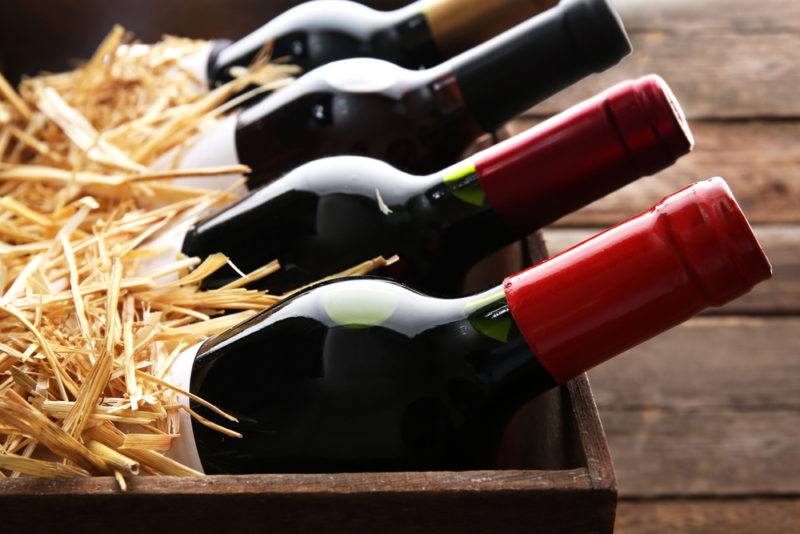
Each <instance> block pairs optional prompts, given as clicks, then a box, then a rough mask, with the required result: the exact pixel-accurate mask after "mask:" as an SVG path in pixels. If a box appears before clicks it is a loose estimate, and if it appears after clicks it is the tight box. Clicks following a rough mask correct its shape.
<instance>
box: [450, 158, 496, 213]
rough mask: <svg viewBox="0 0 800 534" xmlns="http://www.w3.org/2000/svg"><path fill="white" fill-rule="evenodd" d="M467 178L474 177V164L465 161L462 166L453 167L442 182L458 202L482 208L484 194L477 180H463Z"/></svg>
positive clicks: (484, 198)
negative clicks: (461, 201) (448, 187)
mask: <svg viewBox="0 0 800 534" xmlns="http://www.w3.org/2000/svg"><path fill="white" fill-rule="evenodd" d="M468 176H475V163H474V162H472V161H465V162H464V163H463V165H458V166H456V167H454V168H453V169H452V170H450V171H448V172H447V174H445V176H444V178H443V179H442V181H443V182H444V183H445V184H447V185H448V186H450V191H452V193H453V196H455V197H456V198H458V199H459V200H463V201H464V202H466V203H468V204H473V205H475V206H483V205H484V203H485V202H486V194H485V193H484V192H483V188H481V184H480V183H479V182H478V180H477V179H475V180H468V181H465V180H464V178H467V177H468Z"/></svg>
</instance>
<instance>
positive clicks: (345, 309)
mask: <svg viewBox="0 0 800 534" xmlns="http://www.w3.org/2000/svg"><path fill="white" fill-rule="evenodd" d="M325 289H326V290H325V291H324V292H323V295H322V305H323V307H324V308H325V313H327V314H328V317H330V318H331V320H333V321H334V322H335V323H336V324H339V325H342V326H350V327H356V328H357V327H365V326H376V325H379V324H381V323H383V322H384V321H386V319H388V318H389V317H391V316H392V314H393V313H394V311H395V309H397V293H396V292H395V291H391V290H387V289H383V288H381V287H380V286H379V285H375V286H373V287H370V288H368V289H366V290H365V291H359V290H358V288H357V286H354V285H350V286H343V287H341V288H337V287H335V286H328V287H327V288H325Z"/></svg>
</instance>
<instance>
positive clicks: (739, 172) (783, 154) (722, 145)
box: [509, 3, 800, 227]
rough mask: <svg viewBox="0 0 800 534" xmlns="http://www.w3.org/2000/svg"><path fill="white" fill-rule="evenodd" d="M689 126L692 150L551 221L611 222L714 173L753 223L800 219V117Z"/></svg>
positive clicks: (525, 123) (521, 126)
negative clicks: (668, 165)
mask: <svg viewBox="0 0 800 534" xmlns="http://www.w3.org/2000/svg"><path fill="white" fill-rule="evenodd" d="M799 5H800V3H799ZM798 50H800V49H798ZM799 70H800V69H799ZM536 122H538V121H529V120H521V119H520V120H516V121H514V122H513V123H511V125H510V126H509V129H510V131H511V132H512V133H515V134H516V133H519V132H521V131H524V130H526V129H527V128H529V127H531V126H532V125H534V124H536ZM689 124H690V127H691V129H692V132H693V134H694V137H695V142H696V143H695V149H694V151H693V152H692V153H690V154H688V155H687V156H684V157H683V158H681V159H679V160H678V161H677V162H676V163H675V164H674V165H673V166H671V167H669V168H668V169H665V170H663V171H661V172H660V173H658V174H656V175H654V176H650V177H647V178H642V179H640V180H637V181H636V182H633V183H631V184H629V185H627V186H625V187H624V188H622V189H620V190H618V191H615V192H613V193H611V194H610V195H607V196H606V197H605V198H602V199H600V200H597V201H595V202H593V203H592V204H590V205H588V206H586V207H585V208H583V209H581V210H578V211H577V212H575V213H572V214H570V215H568V216H566V217H564V218H562V219H561V220H559V221H557V222H556V224H557V225H558V226H606V227H607V226H611V225H614V224H617V223H618V222H621V221H623V220H624V219H627V218H628V217H631V216H633V215H636V214H638V213H640V212H642V211H644V210H646V209H649V208H650V207H651V206H652V205H653V204H655V203H656V202H658V201H660V200H661V199H662V198H664V197H665V196H667V195H670V194H672V193H674V192H676V191H678V190H679V189H682V188H684V187H686V186H687V185H690V184H692V183H694V182H696V181H699V180H705V179H708V178H711V177H713V176H722V177H723V178H725V180H726V181H727V182H728V184H729V185H730V186H731V189H732V190H733V193H734V195H736V198H737V200H738V202H739V204H740V205H741V206H742V209H743V210H744V212H745V213H746V214H747V216H748V218H749V220H750V221H751V222H752V223H754V224H756V223H800V121H758V120H753V121H690V123H689ZM532 179H535V175H532Z"/></svg>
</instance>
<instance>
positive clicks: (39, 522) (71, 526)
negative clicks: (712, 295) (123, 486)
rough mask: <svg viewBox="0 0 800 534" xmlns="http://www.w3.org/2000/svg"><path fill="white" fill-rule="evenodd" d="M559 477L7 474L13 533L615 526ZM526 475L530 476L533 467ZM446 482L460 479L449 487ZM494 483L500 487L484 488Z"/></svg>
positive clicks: (579, 486) (576, 476) (582, 481)
mask: <svg viewBox="0 0 800 534" xmlns="http://www.w3.org/2000/svg"><path fill="white" fill-rule="evenodd" d="M551 474H552V473H548V474H545V478H550V480H551V482H552V483H546V484H545V486H541V487H539V488H536V484H534V485H533V486H531V485H529V484H528V482H523V485H522V487H520V486H519V484H518V482H519V481H520V479H519V478H518V475H519V473H514V472H508V473H500V472H498V471H485V472H471V473H435V474H425V473H373V474H363V473H362V474H350V475H341V474H340V475H307V476H305V477H303V479H304V480H305V482H304V483H303V485H302V486H300V487H298V486H297V485H296V483H297V482H298V480H300V479H299V478H298V477H297V476H280V475H254V476H238V477H201V478H195V479H189V480H176V479H174V478H166V479H162V480H159V478H156V477H138V478H135V479H133V480H131V484H130V487H129V490H128V492H127V493H122V492H120V491H118V490H116V489H115V488H114V482H113V480H110V479H107V478H106V479H99V480H98V479H92V480H80V481H70V480H59V481H53V480H50V479H36V480H33V481H31V480H28V481H22V480H4V481H2V484H0V502H2V503H3V504H2V505H0V506H1V507H2V509H3V518H2V520H3V528H4V532H6V531H8V532H14V531H24V532H30V533H52V532H59V533H64V534H72V533H76V534H92V533H101V532H108V530H109V525H113V531H114V532H119V533H121V534H127V533H132V534H133V533H139V532H142V531H143V526H142V525H143V521H146V522H147V524H148V525H155V528H156V531H158V532H189V531H191V532H193V533H195V534H201V533H209V534H211V533H218V532H248V531H251V530H253V529H254V528H255V529H257V530H258V531H263V532H275V533H282V532H291V533H293V534H295V533H296V534H302V533H309V534H311V533H317V532H346V533H348V534H350V533H365V534H366V533H373V532H376V531H380V532H385V533H398V534H399V533H420V534H422V533H426V534H427V533H439V532H441V533H449V532H494V531H495V530H496V531H498V532H504V533H505V532H508V533H520V534H522V533H525V532H530V528H531V525H537V532H542V533H553V534H555V533H568V532H569V533H572V532H574V533H576V534H577V533H584V532H588V531H590V530H593V531H594V532H610V531H611V529H612V522H611V521H608V512H607V510H608V507H607V506H597V499H598V497H601V498H603V497H607V494H606V493H602V492H596V491H594V489H593V488H590V487H589V486H590V485H589V483H588V477H587V475H586V469H581V470H578V471H573V470H570V471H565V472H563V473H561V474H560V475H558V476H555V477H551V476H550V475H551ZM498 477H499V478H498ZM523 478H526V479H528V481H530V480H531V479H530V478H529V474H526V475H523ZM447 479H450V480H451V482H452V484H449V483H448V484H446V485H444V486H443V485H441V482H442V481H443V480H447ZM501 479H502V482H501ZM515 480H516V482H515ZM334 481H339V482H340V483H338V484H337V483H335V482H334ZM26 482H27V483H26ZM496 482H501V483H500V484H499V485H496V484H495V483H496ZM562 483H563V484H562ZM506 484H508V485H507V486H506ZM402 487H405V488H406V489H405V490H402V489H400V488H402ZM489 487H494V488H495V491H485V490H487V489H488V488H489ZM545 487H548V488H549V490H544V491H543V489H544V488H545ZM93 488H97V489H96V490H94V491H93ZM303 488H305V489H306V490H307V491H303ZM65 489H66V491H64V490H65ZM82 489H86V490H87V491H86V492H83V491H81V490H82ZM159 489H160V490H161V491H158V490H159ZM611 510H613V508H611ZM43 511H46V513H42V512H43ZM576 511H579V513H576ZM612 513H613V512H612ZM611 518H612V519H613V515H612V516H611Z"/></svg>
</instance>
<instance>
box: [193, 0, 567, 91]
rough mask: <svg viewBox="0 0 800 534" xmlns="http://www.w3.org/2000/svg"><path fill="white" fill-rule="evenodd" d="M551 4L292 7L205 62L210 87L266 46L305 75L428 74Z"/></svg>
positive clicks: (465, 0) (424, 1)
mask: <svg viewBox="0 0 800 534" xmlns="http://www.w3.org/2000/svg"><path fill="white" fill-rule="evenodd" d="M556 3H557V0H484V1H481V2H475V1H474V0H420V1H417V2H414V3H413V4H409V5H407V6H405V7H403V8H400V9H396V10H394V11H376V10H374V9H371V8H369V7H367V6H364V5H362V4H359V3H357V2H350V1H346V0H315V1H312V2H305V3H302V4H300V5H297V6H295V7H293V8H291V9H289V10H288V11H285V12H284V13H282V14H280V15H278V16H277V17H275V18H274V19H272V20H271V21H269V22H268V23H267V24H265V25H264V26H262V27H260V28H259V29H257V30H255V31H254V32H252V33H250V34H249V35H247V36H245V37H243V38H242V39H239V40H237V41H235V42H233V43H231V42H224V43H220V44H219V45H218V46H217V47H215V48H214V51H213V52H212V53H211V55H210V57H209V59H208V77H209V84H210V85H211V86H212V87H213V86H214V85H215V84H218V83H223V82H227V81H229V80H230V79H231V78H232V76H231V72H230V71H231V68H233V67H241V66H247V65H249V64H250V63H251V62H252V61H253V59H255V57H256V56H257V55H258V54H259V53H260V52H261V50H262V49H263V48H264V47H265V46H266V47H268V49H269V50H270V52H271V56H272V57H273V58H275V59H280V60H282V61H285V62H287V63H290V64H292V65H297V66H299V67H301V68H302V69H303V70H304V71H308V70H311V69H314V68H316V67H319V66H320V65H324V64H325V63H330V62H331V61H335V60H338V59H346V58H353V57H371V58H377V59H383V60H386V61H390V62H392V63H394V64H396V65H399V66H401V67H405V68H408V69H419V68H429V67H433V66H434V65H437V64H439V63H441V62H442V61H443V60H444V59H447V58H449V57H452V56H454V55H456V54H458V53H460V52H463V51H464V50H467V49H469V48H471V47H473V46H475V45H477V44H479V43H481V42H483V41H485V40H487V39H489V38H491V37H493V36H495V35H497V34H499V33H501V32H503V31H505V30H507V29H509V28H511V27H512V26H514V25H516V24H519V23H521V22H523V21H525V20H527V19H528V18H530V17H532V16H534V15H536V14H537V13H540V12H542V11H544V10H545V9H548V8H551V7H553V6H554V5H556Z"/></svg>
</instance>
